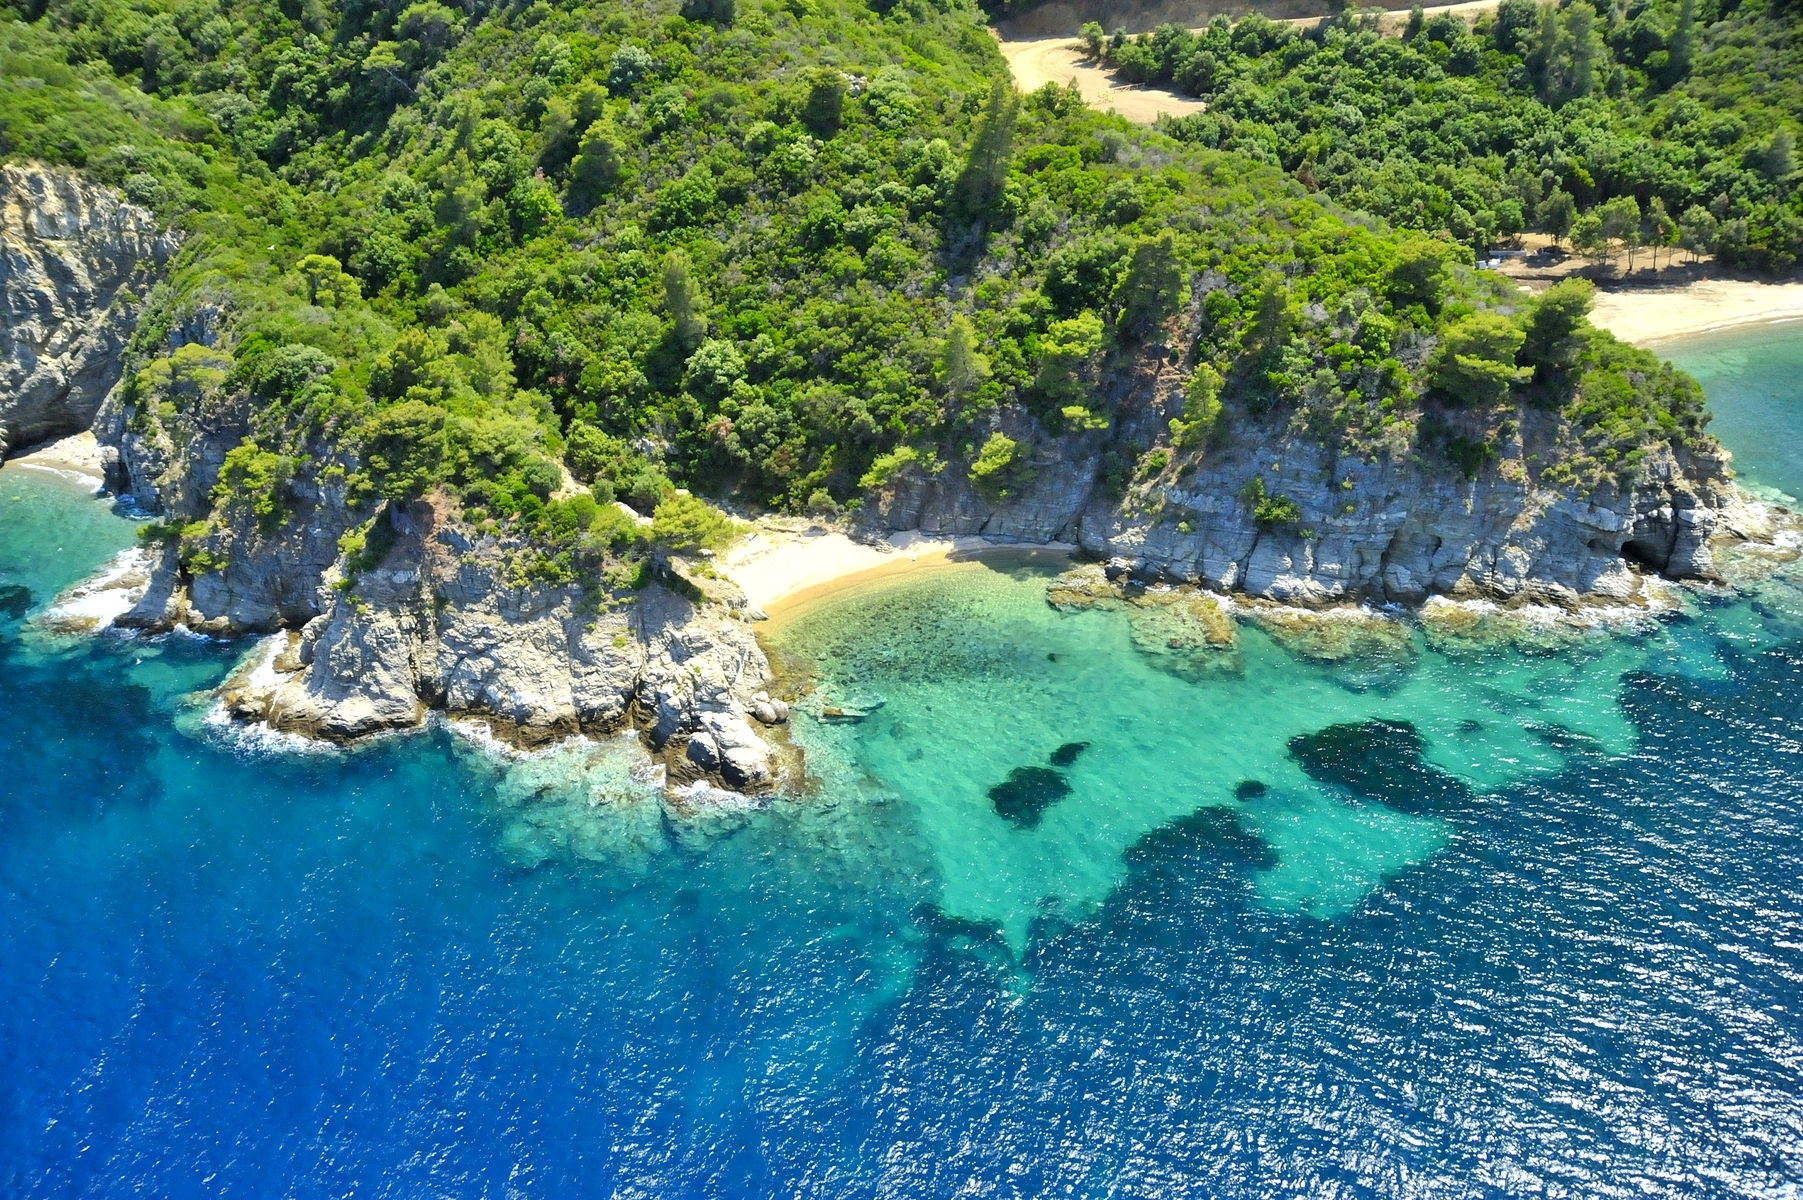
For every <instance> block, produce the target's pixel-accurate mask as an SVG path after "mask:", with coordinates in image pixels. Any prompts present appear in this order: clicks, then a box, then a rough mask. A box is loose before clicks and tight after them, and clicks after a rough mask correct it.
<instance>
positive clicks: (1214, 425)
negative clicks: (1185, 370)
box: [1171, 363, 1226, 450]
mask: <svg viewBox="0 0 1803 1200" xmlns="http://www.w3.org/2000/svg"><path fill="white" fill-rule="evenodd" d="M1225 382H1226V381H1225V380H1223V379H1222V378H1221V373H1220V372H1219V371H1217V370H1215V369H1214V367H1212V366H1210V365H1209V364H1208V363H1203V364H1202V365H1201V366H1199V367H1197V368H1196V369H1195V370H1194V371H1192V372H1191V373H1190V377H1189V382H1188V383H1187V384H1186V385H1185V386H1184V389H1183V416H1181V417H1174V418H1172V420H1171V437H1172V438H1173V440H1175V442H1176V443H1177V446H1178V448H1179V449H1183V450H1193V449H1195V448H1196V447H1198V446H1201V445H1204V444H1205V443H1207V442H1208V441H1209V440H1210V439H1211V438H1213V437H1214V436H1215V434H1216V432H1217V430H1218V429H1219V428H1220V422H1221V414H1222V405H1221V387H1222V385H1223V384H1224V383H1225Z"/></svg>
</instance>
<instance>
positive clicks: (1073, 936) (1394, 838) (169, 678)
mask: <svg viewBox="0 0 1803 1200" xmlns="http://www.w3.org/2000/svg"><path fill="white" fill-rule="evenodd" d="M1739 378H1740V377H1739V376H1734V375H1723V376H1718V377H1716V378H1714V379H1711V380H1710V382H1709V386H1710V388H1711V391H1712V394H1713V395H1716V396H1717V398H1718V401H1719V402H1720V403H1721V404H1722V405H1723V407H1724V408H1730V407H1731V406H1734V405H1742V406H1743V407H1745V406H1750V407H1747V411H1745V412H1744V413H1743V412H1740V411H1734V413H1733V415H1734V417H1735V418H1738V417H1740V416H1745V417H1747V418H1748V419H1758V420H1761V421H1768V422H1773V423H1775V424H1776V427H1777V428H1778V429H1780V430H1781V431H1782V430H1789V431H1791V432H1790V433H1789V434H1787V435H1786V436H1790V437H1793V438H1794V437H1795V436H1796V434H1797V433H1803V413H1798V412H1793V411H1792V408H1791V406H1792V404H1793V403H1794V402H1795V397H1796V396H1797V392H1796V391H1795V390H1791V391H1789V392H1788V393H1784V392H1774V393H1771V396H1772V399H1770V400H1760V399H1758V397H1759V396H1761V395H1765V394H1766V393H1764V392H1760V391H1759V390H1758V389H1756V388H1753V387H1751V386H1748V387H1746V388H1745V389H1743V391H1738V392H1737V391H1735V390H1734V389H1735V387H1736V381H1737V380H1738V379H1739ZM1748 397H1750V399H1748ZM1721 424H1722V427H1723V430H1724V432H1725V433H1726V432H1727V430H1728V428H1729V426H1730V424H1731V418H1730V416H1729V415H1727V414H1725V415H1724V416H1723V418H1722V420H1721ZM1731 444H1732V443H1731ZM1741 463H1742V466H1743V468H1744V469H1747V470H1749V472H1751V471H1752V469H1753V460H1752V457H1751V456H1749V455H1747V454H1745V453H1743V454H1742V456H1741ZM1770 470H1771V473H1770V474H1769V475H1765V476H1761V477H1760V478H1761V480H1762V481H1763V482H1766V483H1768V484H1770V485H1772V486H1775V487H1780V488H1784V489H1786V490H1790V491H1796V490H1798V489H1799V487H1800V486H1803V476H1799V475H1790V476H1787V475H1785V474H1783V473H1782V470H1783V468H1782V464H1779V465H1778V466H1775V467H1773V468H1771V469H1770ZM14 495H19V496H21V497H22V499H20V500H19V501H17V502H14V501H12V499H11V497H12V496H14ZM129 540H130V529H129V526H127V525H126V523H124V522H120V521H118V520H117V519H116V518H114V517H112V516H110V515H109V514H108V513H107V512H106V510H105V508H104V506H103V505H101V504H98V503H96V502H94V501H91V500H89V499H87V498H85V497H83V496H82V495H80V494H79V493H78V492H76V491H73V490H71V489H69V488H67V487H65V486H62V485H60V484H58V483H57V481H55V480H54V479H53V478H52V477H49V476H43V475H28V474H26V473H22V472H20V471H18V470H17V469H16V468H8V469H6V471H4V472H3V473H0V764H4V768H3V773H0V905H3V906H4V909H5V913H6V916H5V918H4V920H0V1001H3V1002H0V1194H5V1195H22V1196H61V1195H84V1196H90V1195H92V1196H109V1195H123V1194H127V1193H131V1194H139V1193H143V1192H149V1193H152V1194H165V1195H184V1194H195V1195H202V1194H204V1195H228V1196H261V1195H270V1194H280V1195H294V1196H323V1195H342V1194H346V1193H352V1192H354V1193H356V1194H358V1195H382V1196H396V1197H412V1196H419V1195H455V1196H478V1195H480V1196H497V1197H498V1196H513V1195H521V1196H533V1195H548V1196H580V1195H597V1196H616V1195H617V1196H648V1197H649V1196H659V1197H662V1196H684V1195H692V1196H740V1195H784V1196H788V1195H801V1196H922V1197H928V1196H931V1197H937V1196H942V1195H949V1194H954V1193H959V1192H968V1193H970V1194H984V1195H1001V1196H1040V1195H1069V1196H1102V1195H1115V1196H1175V1195H1197V1196H1236V1197H1237V1196H1266V1195H1295V1196H1304V1195H1306V1196H1449V1197H1450V1196H1472V1195H1479V1196H1485V1195H1489V1196H1517V1195H1549V1196H1559V1195H1570V1196H1611V1195H1622V1196H1627V1195H1633V1196H1645V1195H1654V1196H1673V1197H1678V1196H1683V1197H1690V1196H1783V1195H1796V1194H1797V1193H1798V1189H1799V1186H1800V1182H1799V1181H1803V1135H1800V1134H1799V1133H1798V1130H1799V1129H1803V1082H1800V1081H1803V1015H1800V1014H1799V1005H1800V1004H1803V882H1800V878H1799V876H1800V872H1799V869H1798V864H1799V862H1800V861H1803V761H1800V757H1799V756H1800V753H1803V742H1800V741H1799V739H1798V736H1797V730H1798V729H1799V727H1800V720H1799V718H1803V600H1799V598H1798V593H1797V592H1796V590H1795V589H1794V588H1792V587H1790V586H1789V585H1785V584H1776V585H1771V586H1768V587H1767V588H1765V589H1763V590H1762V592H1761V593H1760V594H1759V595H1758V596H1757V597H1756V598H1754V599H1752V600H1750V601H1747V602H1739V603H1734V604H1707V605H1702V606H1700V607H1699V608H1698V609H1697V611H1696V612H1695V614H1694V616H1693V618H1692V619H1691V620H1688V621H1683V622H1677V623H1673V624H1669V625H1667V626H1665V627H1663V628H1662V629H1661V630H1660V631H1659V632H1658V633H1657V634H1654V635H1651V636H1648V637H1645V638H1640V639H1619V640H1615V641H1607V642H1600V643H1596V644H1593V645H1589V646H1586V647H1584V648H1581V649H1579V650H1575V651H1571V652H1567V653H1562V654H1548V655H1539V656H1531V657H1524V656H1520V655H1507V654H1501V653H1497V654H1476V655H1460V656H1455V657H1443V656H1440V655H1436V654H1435V653H1433V652H1432V651H1431V650H1430V649H1428V648H1427V647H1426V646H1425V645H1417V646H1416V647H1415V651H1414V654H1413V656H1412V658H1410V659H1409V660H1408V661H1407V662H1406V663H1404V664H1402V665H1398V664H1396V663H1389V664H1360V665H1357V666H1355V667H1347V668H1326V667H1319V666H1311V665H1307V664H1302V663H1298V662H1296V661H1295V660H1293V659H1291V658H1289V657H1288V656H1287V655H1285V654H1284V653H1283V652H1282V651H1280V650H1278V649H1277V648H1276V647H1274V646H1272V645H1271V644H1270V643H1269V642H1268V641H1266V640H1265V639H1263V638H1262V636H1260V635H1258V634H1256V633H1250V632H1249V633H1247V634H1246V635H1245V637H1244V639H1243V646H1242V652H1241V655H1240V662H1239V664H1238V669H1237V670H1235V671H1230V672H1226V673H1220V674H1213V675H1209V676H1207V677H1204V678H1202V679H1200V680H1197V681H1190V682H1186V681H1185V680H1183V679H1181V678H1178V677H1177V676H1175V675H1173V674H1170V673H1169V672H1168V671H1166V670H1163V669H1161V666H1168V665H1169V664H1168V663H1162V662H1161V661H1158V660H1154V659H1151V658H1148V657H1147V656H1145V655H1143V654H1142V653H1140V652H1139V651H1138V650H1136V649H1134V647H1133V645H1132V644H1131V641H1130V639H1129V637H1128V633H1127V629H1126V625H1125V621H1124V618H1122V617H1121V616H1119V615H1118V614H1098V613H1084V614H1073V615H1059V614H1056V613H1054V612H1052V611H1051V610H1050V609H1048V608H1047V607H1046V606H1045V604H1044V601H1043V599H1042V595H1043V592H1042V588H1043V580H1042V579H1041V578H1038V577H1036V576H1035V575H1034V573H1033V572H1032V571H1030V570H1024V569H1023V570H1018V571H992V570H989V569H987V568H984V567H981V566H972V567H967V568H958V569H955V570H950V571H947V572H945V573H944V574H942V575H936V576H933V577H931V578H927V579H921V580H918V581H915V582H910V583H909V584H907V585H905V586H901V587H896V588H891V589H884V590H880V591H875V592H861V593H854V594H852V595H850V596H848V597H846V598H845V599H844V600H843V601H842V602H840V603H837V604H834V605H833V606H831V607H829V608H821V609H817V610H813V611H812V612H810V613H808V614H805V615H803V616H802V617H800V618H799V619H797V620H796V621H794V622H791V623H789V624H788V626H787V629H786V630H784V631H779V634H780V636H781V637H782V638H783V639H784V640H785V641H790V642H799V643H801V644H803V645H805V647H806V648H807V650H808V651H809V652H810V653H811V654H812V655H814V656H815V657H816V658H817V659H818V660H819V666H820V669H821V670H822V672H823V673H824V676H825V677H824V679H823V682H822V690H823V691H824V692H826V693H827V694H830V695H831V696H832V697H833V698H835V699H837V700H841V701H856V700H862V701H865V702H871V701H874V699H876V698H878V697H880V698H881V699H883V700H884V701H885V703H884V706H883V707H882V708H881V709H878V710H876V711H875V712H874V713H873V715H872V716H871V717H870V718H869V719H868V720H866V721H864V722H862V723H859V724H855V725H832V726H827V725H820V724H818V723H814V722H811V721H809V720H807V719H805V718H804V719H802V720H800V721H798V726H797V734H798V736H799V737H800V738H801V739H802V740H803V742H804V743H805V744H806V745H807V747H808V749H809V754H810V761H811V762H812V763H813V765H814V766H815V768H816V769H817V770H818V771H819V772H820V773H821V774H822V775H823V776H824V778H825V782H824V783H823V785H822V788H821V792H820V794H819V795H817V796H815V797H812V798H809V799H806V800H804V801H801V802H796V803H784V804H779V805H776V806H774V807H773V808H771V809H770V810H769V811H767V812H764V813H759V814H755V815H752V816H749V817H738V818H721V819H717V820H713V821H710V822H705V823H701V824H699V825H697V824H689V823H681V822H675V821H672V820H671V819H670V818H669V817H667V816H666V815H665V813H664V812H663V810H662V809H661V807H660V806H659V805H658V804H657V802H656V800H655V798H654V797H653V796H651V795H650V794H649V793H647V792H646V791H645V790H644V789H643V788H642V787H641V786H639V785H637V784H635V783H634V782H633V781H632V779H631V777H630V772H629V770H628V761H629V760H628V759H626V758H624V757H622V756H621V755H620V754H619V753H618V752H617V750H613V749H610V748H602V749H600V750H596V751H593V752H587V753H584V754H561V755H546V756H541V757H539V758H536V759H533V760H531V761H529V762H527V763H525V764H522V765H517V766H511V767H503V766H502V765H499V764H497V763H495V762H494V761H492V760H490V759H488V758H487V757H485V756H484V755H483V754H482V753H480V752H479V751H478V750H476V749H474V748H473V747H471V746H470V745H469V744H468V743H466V742H462V741H459V740H457V739H453V738H451V737H450V736H448V735H447V734H446V733H444V732H443V731H434V732H431V733H428V734H425V735H422V736H420V737H416V738H407V739H397V740H392V741H387V742H384V743H381V744H379V745H376V746H372V747H369V748H367V749H364V750H361V751H359V752H357V753H354V754H348V755H343V754H311V755H293V754H272V753H266V752H259V751H256V750H254V749H252V748H249V747H245V746H241V745H235V744H233V743H231V742H229V741H226V740H224V739H222V738H221V736H220V735H219V734H218V733H216V732H214V731H212V730H210V729H209V728H208V727H207V726H206V724H205V722H204V720H203V717H204V711H205V710H204V708H203V707H201V706H199V705H197V704H196V703H195V702H194V701H193V700H192V699H191V698H190V693H191V692H193V691H194V690H195V689H198V688H202V687H204V686H206V685H208V684H210V683H211V682H213V681H214V680H216V679H217V678H218V677H219V676H220V675H221V674H223V673H224V671H225V670H227V669H228V668H229V665H230V663H231V661H232V660H233V658H234V657H235V655H236V653H237V652H236V650H234V649H233V648H230V647H221V646H217V645H213V644H210V643H205V642H200V641H196V640H193V639H185V638H171V639H165V640H162V641H158V642H144V641H127V640H123V639H100V640H98V641H91V640H58V639H55V638H51V637H47V636H46V635H44V634H42V633H41V632H39V631H37V630H35V629H34V628H33V626H32V624H31V620H30V613H29V612H26V613H14V614H13V615H8V614H9V613H13V609H14V608H17V607H18V604H17V601H16V598H15V600H14V601H13V602H12V605H11V607H8V606H7V602H6V597H7V595H9V593H7V592H6V591H5V590H4V589H6V588H8V587H13V588H17V587H25V588H27V589H28V590H29V591H30V593H31V600H32V603H33V605H35V606H36V607H40V608H41V605H42V604H43V602H44V601H45V600H47V599H48V598H49V597H50V596H52V595H54V593H55V592H56V591H57V590H58V589H59V588H60V587H62V586H64V585H66V584H67V583H69V582H71V581H72V580H74V579H75V578H78V577H79V576H80V575H82V574H84V573H85V572H86V571H87V570H89V569H91V567H92V566H94V565H97V564H98V563H100V562H101V561H104V560H105V559H106V558H107V557H108V556H109V555H110V554H111V553H113V552H114V551H115V550H117V549H118V548H119V547H120V546H123V545H124V544H126V543H127V542H129ZM58 547H61V550H60V551H59V550H58V549H57V548H58ZM11 594H12V595H14V596H15V597H16V593H11ZM1050 655H1056V656H1057V659H1056V661H1054V660H1053V659H1052V658H1050V657H1049V656H1050ZM1373 721H1389V722H1407V723H1409V724H1410V725H1411V726H1412V727H1413V728H1414V729H1415V730H1416V731H1417V737H1418V740H1411V739H1409V738H1408V737H1407V735H1406V734H1404V733H1402V732H1400V731H1399V730H1398V729H1397V728H1395V727H1394V726H1383V725H1373V724H1370V722H1373ZM1330 730H1331V731H1332V732H1331V733H1328V734H1324V731H1330ZM1298 735H1303V736H1305V738H1307V739H1308V740H1305V741H1303V742H1300V743H1297V744H1296V745H1295V746H1294V747H1292V744H1291V743H1292V739H1294V738H1296V737H1297V736H1298ZM1079 741H1087V742H1089V743H1090V744H1089V746H1088V748H1086V749H1085V750H1083V751H1082V752H1081V753H1079V754H1077V756H1076V757H1075V760H1074V761H1073V762H1071V763H1070V764H1069V765H1068V767H1065V768H1059V767H1055V766H1052V765H1051V763H1050V761H1049V760H1050V756H1051V755H1052V754H1053V753H1054V752H1055V751H1056V750H1057V749H1058V748H1059V747H1060V746H1063V745H1065V744H1067V743H1071V742H1079ZM1021 767H1037V768H1042V769H1044V770H1046V771H1049V772H1053V773H1054V774H1057V775H1060V776H1061V777H1062V778H1063V780H1064V782H1065V784H1066V785H1067V786H1068V789H1069V791H1068V794H1067V795H1064V796H1062V797H1061V798H1057V799H1055V800H1054V801H1053V802H1052V803H1050V804H1049V806H1047V807H1046V808H1044V810H1043V812H1042V813H1041V814H1040V819H1039V821H1038V823H1037V825H1030V824H1028V823H1026V822H1024V821H1020V820H1018V819H1017V820H1016V821H1010V820H1007V819H1005V818H1003V817H1002V816H1000V815H998V814H997V812H996V808H995V805H994V803H993V801H992V800H991V799H990V797H989V795H988V789H989V788H991V787H993V786H994V785H996V784H998V783H1000V782H1002V781H1004V780H1005V779H1007V777H1008V776H1009V774H1010V772H1012V771H1014V770H1016V769H1017V768H1021ZM1034 778H1042V777H1038V776H1035V777H1034ZM1246 780H1257V781H1260V782H1262V783H1264V784H1265V785H1266V791H1265V792H1264V794H1263V795H1261V796H1256V797H1253V798H1251V799H1248V800H1240V799H1236V798H1235V789H1236V787H1237V786H1238V785H1239V784H1240V783H1241V782H1243V781H1246ZM1054 790H1055V789H1054Z"/></svg>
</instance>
